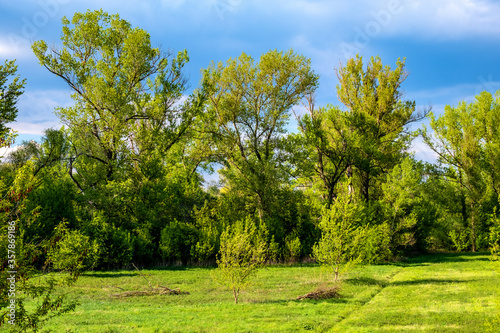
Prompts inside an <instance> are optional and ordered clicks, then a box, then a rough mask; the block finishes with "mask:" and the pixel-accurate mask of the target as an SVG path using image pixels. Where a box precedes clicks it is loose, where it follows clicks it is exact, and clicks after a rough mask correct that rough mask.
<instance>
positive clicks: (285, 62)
mask: <svg viewBox="0 0 500 333" xmlns="http://www.w3.org/2000/svg"><path fill="white" fill-rule="evenodd" d="M204 77H205V80H206V82H207V84H208V85H209V86H210V89H211V91H210V97H209V107H208V110H207V117H209V121H207V128H206V131H207V132H210V133H212V136H213V138H214V140H215V142H216V153H217V154H218V156H219V157H220V158H219V161H220V162H221V163H222V164H223V166H224V168H223V169H222V171H221V173H222V175H223V177H224V178H225V180H226V181H227V183H228V186H229V187H232V188H234V189H238V190H239V191H242V193H243V194H244V195H246V196H247V197H248V199H249V202H250V203H251V204H253V206H254V208H255V209H256V210H257V212H258V214H259V217H260V219H261V221H262V220H263V219H264V215H265V213H268V212H269V211H270V207H271V205H272V202H273V200H272V198H273V195H274V194H275V193H276V191H277V189H279V186H280V184H283V182H284V180H286V179H287V177H288V174H287V170H286V159H287V154H286V151H285V149H284V140H285V137H284V136H285V134H286V133H287V129H286V125H287V124H288V120H289V118H290V109H291V108H292V106H294V105H296V104H297V103H298V102H299V101H300V100H301V99H302V98H303V97H304V96H305V95H306V94H307V93H310V92H312V91H314V90H315V88H316V86H317V82H318V76H317V75H316V74H314V72H313V71H312V70H311V67H310V61H309V60H308V59H306V58H305V57H304V56H301V55H298V54H296V53H294V52H293V51H292V50H290V51H288V52H278V51H276V50H275V51H269V52H267V53H265V54H263V55H262V56H261V57H260V59H259V62H258V63H255V61H254V60H253V59H252V57H250V56H249V55H247V54H245V53H243V54H242V55H241V56H239V57H238V58H235V59H229V60H228V61H227V62H226V64H222V63H219V64H217V65H215V64H212V65H211V66H210V67H209V68H208V69H206V70H205V73H204Z"/></svg>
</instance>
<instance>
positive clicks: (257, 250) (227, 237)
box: [214, 216, 267, 303]
mask: <svg viewBox="0 0 500 333" xmlns="http://www.w3.org/2000/svg"><path fill="white" fill-rule="evenodd" d="M266 252H267V248H266V242H265V241H264V240H263V239H262V237H260V235H259V232H258V230H257V227H256V224H255V221H254V220H253V218H251V217H249V216H248V217H247V218H246V219H245V220H240V221H237V222H236V223H235V224H234V225H232V226H227V227H226V229H225V230H224V231H223V232H222V235H221V238H220V251H219V256H218V257H217V266H218V268H217V271H216V273H215V274H214V278H215V279H216V280H217V281H219V282H220V283H222V284H224V285H225V286H226V287H228V288H229V289H231V290H232V291H233V297H234V302H235V303H238V296H239V293H240V290H241V289H243V288H244V287H245V286H247V285H248V283H249V282H250V277H251V276H252V275H254V274H255V273H256V272H257V270H258V269H259V268H260V267H261V266H262V265H263V264H264V260H265V259H266Z"/></svg>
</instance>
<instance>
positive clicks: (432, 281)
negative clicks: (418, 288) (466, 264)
mask: <svg viewBox="0 0 500 333" xmlns="http://www.w3.org/2000/svg"><path fill="white" fill-rule="evenodd" d="M471 281H473V280H450V279H421V280H409V281H394V282H391V283H390V285H391V286H413V285H418V284H451V283H467V282H471Z"/></svg>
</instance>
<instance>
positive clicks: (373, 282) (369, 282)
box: [344, 277, 473, 288]
mask: <svg viewBox="0 0 500 333" xmlns="http://www.w3.org/2000/svg"><path fill="white" fill-rule="evenodd" d="M471 281H473V280H451V279H420V280H407V281H394V282H389V281H385V280H379V279H373V278H368V277H361V278H353V279H346V280H344V282H346V283H349V284H351V285H355V286H381V287H383V288H385V287H389V286H411V285H419V284H449V283H467V282H471Z"/></svg>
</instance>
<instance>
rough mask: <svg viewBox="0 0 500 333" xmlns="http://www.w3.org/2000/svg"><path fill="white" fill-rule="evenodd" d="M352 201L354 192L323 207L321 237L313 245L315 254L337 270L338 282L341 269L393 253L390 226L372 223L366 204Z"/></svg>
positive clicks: (320, 261) (321, 261)
mask: <svg viewBox="0 0 500 333" xmlns="http://www.w3.org/2000/svg"><path fill="white" fill-rule="evenodd" d="M352 200H353V196H352V194H346V193H341V194H340V195H339V196H337V198H336V200H335V201H334V202H333V204H332V205H331V207H330V208H325V209H324V210H323V216H322V219H321V222H320V223H319V228H320V230H321V239H320V241H319V242H318V243H317V244H316V245H315V246H314V248H313V257H314V258H315V259H316V260H317V261H318V262H319V263H320V264H322V265H325V266H327V267H329V268H331V269H332V270H333V272H334V274H335V282H337V281H338V278H339V274H340V270H341V268H346V267H349V266H351V265H355V264H359V263H363V262H376V261H379V260H383V259H386V258H387V257H388V256H389V254H390V253H389V239H390V238H389V230H387V229H388V227H387V225H386V224H382V225H378V226H370V225H369V224H368V223H367V220H368V217H367V216H366V213H365V207H364V205H363V204H362V203H356V202H353V201H352Z"/></svg>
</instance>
